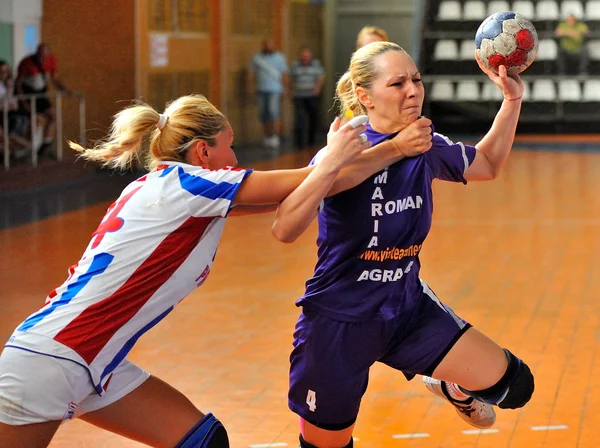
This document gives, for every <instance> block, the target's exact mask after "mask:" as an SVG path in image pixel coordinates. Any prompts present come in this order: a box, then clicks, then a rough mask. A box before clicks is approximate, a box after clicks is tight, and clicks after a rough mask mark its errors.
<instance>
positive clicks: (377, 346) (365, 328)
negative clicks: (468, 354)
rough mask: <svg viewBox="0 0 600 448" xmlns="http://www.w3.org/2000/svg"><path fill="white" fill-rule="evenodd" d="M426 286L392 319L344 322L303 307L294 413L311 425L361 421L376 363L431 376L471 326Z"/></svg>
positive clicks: (293, 378)
mask: <svg viewBox="0 0 600 448" xmlns="http://www.w3.org/2000/svg"><path fill="white" fill-rule="evenodd" d="M423 287H424V289H423V290H422V293H421V297H420V300H418V305H417V306H416V307H415V308H414V310H413V311H412V312H411V313H410V314H403V315H400V316H397V317H395V318H393V319H390V320H388V321H367V322H342V321H338V320H335V319H332V318H330V317H327V316H325V315H323V314H320V313H319V312H317V311H313V310H309V309H304V310H303V311H302V313H301V314H300V317H299V319H298V322H297V323H296V330H295V332H294V349H293V351H292V354H291V355H290V363H291V366H290V390H289V394H288V404H289V407H290V409H291V410H292V411H293V412H295V413H296V414H298V415H299V416H300V417H302V418H304V419H305V420H308V421H309V422H312V423H316V424H327V425H332V424H342V423H346V422H350V421H352V420H354V419H355V418H356V417H357V415H358V410H359V407H360V401H361V398H362V396H363V394H364V393H365V391H366V389H367V384H368V382H369V368H370V367H371V366H372V365H373V364H374V363H375V362H376V361H379V362H382V363H384V364H387V365H388V366H390V367H392V368H393V369H396V370H400V371H401V372H402V373H403V374H404V375H405V376H406V378H407V379H409V380H410V379H412V378H413V377H414V376H415V375H417V374H420V375H431V374H432V373H433V371H434V370H435V368H436V367H437V366H438V364H439V363H440V362H441V361H442V359H443V358H444V357H445V356H446V354H447V353H448V352H449V351H450V349H451V348H452V347H453V346H454V344H455V343H456V341H457V340H458V339H459V338H460V337H461V336H462V335H463V334H464V332H465V331H466V330H467V329H468V328H470V325H469V324H468V323H467V322H465V321H464V320H462V319H460V318H459V317H458V316H456V315H455V314H454V312H453V311H452V310H451V309H450V308H449V307H448V306H446V305H443V304H442V303H441V302H440V301H439V299H438V298H437V297H436V296H435V295H434V294H433V291H431V289H429V287H428V286H427V285H425V284H423Z"/></svg>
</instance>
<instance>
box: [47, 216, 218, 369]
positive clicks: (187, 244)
mask: <svg viewBox="0 0 600 448" xmlns="http://www.w3.org/2000/svg"><path fill="white" fill-rule="evenodd" d="M214 219H215V218H214V217H211V218H206V217H201V218H194V217H190V218H188V219H187V220H186V221H185V222H184V223H183V224H182V225H181V226H180V227H179V228H178V229H177V230H175V231H174V232H172V233H171V234H170V235H169V236H167V237H166V238H165V239H164V240H163V241H162V242H161V243H160V244H159V246H158V247H157V248H156V249H155V250H154V251H153V252H152V254H151V255H150V256H149V257H148V258H147V259H146V260H145V261H144V262H143V263H142V264H141V265H140V266H139V267H138V268H137V269H136V270H135V272H134V273H133V274H132V275H131V277H129V279H127V281H126V282H125V283H124V284H123V285H122V286H121V287H120V288H119V289H118V290H117V291H115V292H114V293H113V294H112V295H111V296H109V297H107V298H105V299H103V300H101V301H100V302H97V303H95V304H94V305H91V306H89V307H88V308H86V309H85V310H84V311H83V312H82V313H81V314H80V315H79V316H77V317H76V318H75V319H73V320H72V321H71V322H70V323H69V324H68V325H67V326H66V327H65V328H63V329H62V330H61V331H60V332H58V334H57V335H56V336H55V338H54V339H55V340H56V341H58V342H60V343H62V344H64V345H66V346H67V347H70V348H72V349H73V350H75V351H76V352H77V353H79V355H80V356H81V357H82V358H83V359H84V360H85V361H86V362H87V363H88V364H90V363H91V362H92V361H93V360H94V358H95V357H96V356H97V355H98V353H100V350H102V348H103V347H104V346H105V345H106V344H107V343H108V341H109V340H110V338H112V337H113V335H114V334H115V333H116V332H117V331H118V330H119V329H120V328H121V327H122V326H123V325H125V324H126V323H127V322H128V321H129V320H130V319H131V318H132V317H133V316H134V315H135V314H136V313H137V312H138V311H139V310H140V309H141V308H142V307H143V306H144V304H145V303H146V302H147V301H148V300H149V299H150V297H152V296H153V295H154V293H156V291H157V290H158V288H160V287H161V286H162V285H163V284H164V283H165V282H167V280H169V279H170V278H171V276H172V275H173V274H174V273H175V271H176V270H177V269H178V268H179V266H181V264H182V263H183V262H184V261H185V260H186V259H187V257H188V256H189V255H190V253H191V252H192V250H193V249H194V248H195V247H196V245H197V244H198V242H199V241H200V239H201V238H202V235H203V234H204V232H205V231H206V228H207V227H208V226H209V224H210V223H211V222H212V221H213V220H214Z"/></svg>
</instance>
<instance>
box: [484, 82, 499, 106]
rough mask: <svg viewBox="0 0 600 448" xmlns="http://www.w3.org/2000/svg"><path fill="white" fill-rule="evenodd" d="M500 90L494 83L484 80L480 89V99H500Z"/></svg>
mask: <svg viewBox="0 0 600 448" xmlns="http://www.w3.org/2000/svg"><path fill="white" fill-rule="evenodd" d="M502 98H504V97H503V96H502V91H501V90H500V89H499V88H498V86H497V85H496V84H494V83H493V82H491V81H486V82H485V83H484V84H483V88H482V89H481V99H482V100H483V101H502Z"/></svg>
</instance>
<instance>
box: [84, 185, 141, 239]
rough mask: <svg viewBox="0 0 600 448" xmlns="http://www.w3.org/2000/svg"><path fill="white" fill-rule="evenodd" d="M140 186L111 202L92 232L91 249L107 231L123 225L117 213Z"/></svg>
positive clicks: (113, 230)
mask: <svg viewBox="0 0 600 448" xmlns="http://www.w3.org/2000/svg"><path fill="white" fill-rule="evenodd" d="M140 188H142V187H137V188H136V189H135V190H132V191H130V192H129V193H127V194H126V195H125V196H123V198H122V199H120V200H119V201H118V202H114V203H113V204H111V206H110V207H109V208H108V211H107V213H106V218H105V219H104V220H103V221H102V222H101V223H100V225H99V226H98V229H97V230H96V231H95V232H94V233H93V234H92V246H91V247H92V249H95V248H96V247H98V246H99V245H100V243H101V242H102V239H103V238H104V236H105V235H106V234H107V233H108V232H116V231H117V230H119V229H120V228H121V227H123V224H124V223H125V221H123V218H119V217H118V216H117V215H118V214H119V212H120V211H121V210H123V207H125V204H127V201H129V200H130V199H131V198H132V197H133V195H134V194H136V193H137V191H138V190H139V189H140Z"/></svg>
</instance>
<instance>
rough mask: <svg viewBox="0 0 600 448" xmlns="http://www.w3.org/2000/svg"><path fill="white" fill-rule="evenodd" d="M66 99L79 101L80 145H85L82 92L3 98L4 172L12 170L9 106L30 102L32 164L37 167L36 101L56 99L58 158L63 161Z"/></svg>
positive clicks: (47, 93) (83, 99)
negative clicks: (63, 106)
mask: <svg viewBox="0 0 600 448" xmlns="http://www.w3.org/2000/svg"><path fill="white" fill-rule="evenodd" d="M66 97H75V98H77V101H78V106H79V144H81V145H83V144H84V140H85V97H84V95H83V93H81V92H46V93H31V94H22V95H13V96H10V97H4V98H2V100H1V101H2V120H3V130H2V131H3V140H4V141H3V145H2V149H3V156H4V157H3V159H4V170H5V171H8V169H9V168H10V135H9V134H10V133H9V128H8V113H9V106H10V104H11V103H14V102H15V101H29V107H30V110H29V123H30V129H31V131H30V134H31V135H30V137H31V164H32V165H33V166H37V164H38V151H37V150H38V145H37V144H36V142H37V141H38V138H37V129H38V125H37V111H36V100H37V99H38V98H48V99H54V109H55V114H54V115H55V125H56V138H55V141H56V158H57V159H58V160H62V158H63V144H64V142H63V125H62V121H63V118H62V105H63V99H65V98H66Z"/></svg>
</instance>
